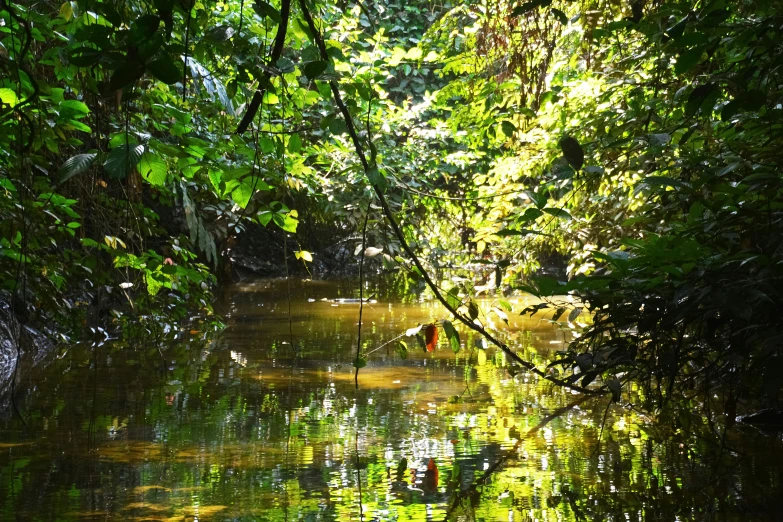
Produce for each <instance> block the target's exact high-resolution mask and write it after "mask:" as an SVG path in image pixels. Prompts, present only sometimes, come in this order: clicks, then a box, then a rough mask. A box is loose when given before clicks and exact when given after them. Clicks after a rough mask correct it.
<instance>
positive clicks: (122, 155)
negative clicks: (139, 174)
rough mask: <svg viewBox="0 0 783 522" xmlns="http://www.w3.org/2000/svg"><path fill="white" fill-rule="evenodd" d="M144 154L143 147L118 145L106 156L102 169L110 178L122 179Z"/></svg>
mask: <svg viewBox="0 0 783 522" xmlns="http://www.w3.org/2000/svg"><path fill="white" fill-rule="evenodd" d="M142 154H144V145H136V144H130V145H125V144H123V145H120V146H118V147H115V148H113V149H112V150H111V152H109V155H108V156H106V161H105V162H103V168H104V169H105V170H106V172H107V173H108V174H109V176H111V177H112V178H120V179H121V178H124V177H125V176H127V175H128V173H129V172H130V170H131V169H132V168H134V167H135V166H136V165H137V164H138V163H139V160H140V159H141V156H142Z"/></svg>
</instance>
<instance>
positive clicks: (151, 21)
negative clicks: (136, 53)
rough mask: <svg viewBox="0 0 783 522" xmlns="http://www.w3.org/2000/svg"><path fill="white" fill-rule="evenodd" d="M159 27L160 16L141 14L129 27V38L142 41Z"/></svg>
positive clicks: (138, 41) (135, 41) (147, 38)
mask: <svg viewBox="0 0 783 522" xmlns="http://www.w3.org/2000/svg"><path fill="white" fill-rule="evenodd" d="M158 27H160V17H159V16H156V15H143V16H140V17H139V18H137V19H136V20H135V21H134V22H133V23H132V24H131V28H130V35H131V40H132V41H133V42H134V43H136V44H139V43H142V42H144V41H146V40H149V39H150V38H152V35H154V34H155V32H157V30H158Z"/></svg>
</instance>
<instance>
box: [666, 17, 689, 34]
mask: <svg viewBox="0 0 783 522" xmlns="http://www.w3.org/2000/svg"><path fill="white" fill-rule="evenodd" d="M686 25H688V17H687V16H686V17H685V18H683V19H682V20H680V21H679V22H677V23H676V24H674V25H673V26H671V27H669V28H668V29H666V34H667V35H668V36H669V38H674V39H675V40H676V39H678V38H679V37H681V36H682V33H684V32H685V26H686Z"/></svg>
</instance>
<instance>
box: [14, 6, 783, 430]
mask: <svg viewBox="0 0 783 522" xmlns="http://www.w3.org/2000/svg"><path fill="white" fill-rule="evenodd" d="M781 13H783V5H781V3H780V2H777V1H769V2H768V1H764V2H762V1H753V0H744V1H737V2H729V1H726V0H699V1H693V2H691V1H668V0H658V1H656V0H650V1H645V0H633V1H632V2H624V1H619V0H582V1H566V0H531V1H528V2H506V1H505V0H499V1H496V2H477V1H476V2H474V1H469V2H457V1H453V2H452V1H434V0H433V1H430V0H418V1H415V2H404V1H398V0H383V1H376V0H367V1H363V2H359V3H354V2H349V1H342V0H340V1H336V2H324V1H321V0H316V1H311V0H295V1H291V0H279V1H277V0H272V1H271V2H267V1H264V0H246V1H245V0H234V1H231V2H223V1H215V2H206V1H203V0H153V1H142V0H127V1H123V2H115V1H97V0H94V1H89V0H77V1H66V2H60V1H58V2H51V1H40V2H27V1H18V2H17V1H14V2H12V1H9V0H0V70H2V75H0V191H2V192H1V193H2V197H0V286H1V287H2V292H3V294H2V296H3V299H4V300H6V301H8V302H9V303H11V306H12V307H13V311H14V313H15V315H16V317H17V318H19V320H20V321H22V322H25V323H29V324H33V325H38V327H42V326H43V325H46V326H47V327H48V328H49V329H50V330H51V332H52V333H53V334H54V333H56V335H59V336H60V337H62V338H63V339H66V340H68V339H77V338H79V337H80V336H83V335H90V331H93V332H94V331H95V330H96V329H98V328H103V329H115V330H121V329H126V330H127V329H134V328H135V329H140V330H141V331H146V332H149V333H152V334H154V335H156V336H165V335H166V334H167V333H168V332H170V331H171V330H172V329H174V328H176V325H177V324H179V323H180V322H181V321H185V320H187V321H191V322H193V324H196V325H198V327H200V328H206V329H209V328H218V327H219V326H220V320H219V317H217V316H216V315H215V314H214V313H213V310H212V300H213V294H214V292H215V291H216V290H217V289H218V288H219V287H220V285H221V284H223V283H225V282H226V281H229V280H230V277H231V266H230V259H231V252H232V250H233V249H234V248H236V246H237V244H239V243H242V242H243V241H249V239H248V238H249V237H251V236H256V237H258V236H259V234H262V236H261V237H262V239H261V241H262V242H263V241H267V242H270V244H272V243H273V244H274V245H275V247H274V248H275V249H276V250H275V251H278V250H280V251H282V253H283V255H282V256H279V257H278V258H277V259H275V260H274V261H275V262H276V263H278V264H279V265H280V266H281V268H282V266H283V265H285V270H286V272H287V271H288V270H295V269H296V266H298V267H300V268H299V269H300V270H305V269H307V270H310V269H315V267H317V266H318V264H319V263H325V264H328V263H329V259H330V258H333V257H335V256H336V255H337V254H336V252H337V251H340V250H341V249H342V250H345V251H347V252H350V254H351V256H350V259H351V260H352V263H355V266H357V267H359V266H360V265H361V266H362V267H363V269H364V270H365V271H366V270H369V267H372V268H373V269H374V270H382V271H387V272H390V273H398V274H401V275H400V277H402V276H404V277H405V280H406V281H407V282H408V283H406V284H409V285H410V286H409V287H408V288H409V291H414V290H418V291H422V290H426V291H427V292H429V293H430V294H431V295H433V296H434V297H435V298H437V299H439V300H441V301H442V302H443V304H444V306H446V307H447V309H448V310H449V312H450V315H449V317H444V318H443V322H442V323H440V324H438V325H437V329H439V330H441V331H442V333H443V335H445V336H446V338H447V339H448V341H449V344H450V346H452V347H453V348H454V350H455V351H458V350H459V349H460V347H461V344H460V337H459V336H460V331H463V332H464V331H465V330H466V329H468V328H469V329H473V330H475V331H476V332H478V333H479V334H481V335H483V337H484V339H485V341H486V342H487V343H488V344H489V345H491V344H494V345H496V347H497V348H498V349H500V350H502V351H504V352H505V354H506V357H507V358H508V360H509V363H510V364H511V366H512V367H513V366H516V367H517V369H518V370H528V371H532V372H534V373H537V374H538V375H539V376H540V377H541V378H544V379H548V380H550V381H552V382H553V383H554V385H556V386H566V387H570V388H573V389H576V390H578V391H581V392H584V393H591V394H597V393H602V394H606V395H607V396H610V397H611V398H612V399H613V400H614V401H622V402H625V403H628V404H631V405H632V406H633V407H637V408H640V409H642V410H644V411H648V412H656V413H658V414H662V415H663V414H665V415H666V416H667V418H669V419H670V421H671V428H672V431H674V432H676V431H678V430H679V429H681V428H682V429H687V428H690V427H693V425H694V424H698V425H704V426H708V427H709V428H710V429H711V430H713V432H714V433H715V435H716V436H720V430H721V429H725V428H727V427H730V426H731V424H732V423H733V422H734V418H735V415H736V413H737V412H741V411H753V410H755V409H759V408H763V407H766V406H770V405H776V404H777V401H778V399H779V397H780V387H781V383H783V377H781V375H782V374H783V353H781V340H782V339H781V336H782V335H783V333H781V332H783V328H781V327H782V326H783V325H782V324H781V315H780V312H779V311H780V310H781V309H783V302H781V295H783V272H782V270H783V265H782V264H781V263H783V252H782V251H781V248H782V247H781V245H783V238H782V237H781V232H783V221H782V218H783V212H782V207H781V203H783V200H781V184H780V181H781V169H780V165H781V159H782V158H783V143H782V141H783V133H782V132H781V126H782V125H783V105H781V104H782V103H783V99H782V98H783V92H782V91H781V88H782V86H783V77H782V75H783V68H782V67H781V66H783V53H782V52H781V50H783V49H781V47H782V46H783V41H782V40H781V38H780V35H781V26H782V24H783V15H781ZM270 248H271V247H270ZM558 263H561V264H562V268H563V269H562V270H561V271H560V272H557V271H556V272H555V273H554V274H553V273H551V271H550V272H547V271H545V270H542V269H545V268H550V267H551V266H554V265H557V264H558ZM295 265H296V266H295ZM281 271H282V270H281ZM546 274H548V275H546ZM517 291H524V292H530V293H533V294H534V295H536V296H539V297H541V298H542V302H541V304H539V305H536V306H533V307H531V308H528V309H525V310H517V309H513V307H512V306H511V305H510V304H509V302H508V301H507V300H506V299H504V297H503V296H504V294H507V293H509V292H517ZM485 294H486V295H490V296H492V297H493V300H492V303H493V305H492V306H491V307H487V306H483V305H482V306H480V305H479V304H477V301H476V299H477V297H478V296H479V295H485ZM563 296H568V297H567V298H564V297H563ZM583 312H587V313H588V315H589V316H590V317H591V320H589V321H588V323H589V324H587V325H585V326H584V327H579V326H575V325H574V324H573V323H574V321H575V319H576V318H577V317H579V315H580V314H581V313H583ZM520 313H522V314H549V315H547V316H546V317H548V318H549V320H552V321H555V322H561V323H563V324H565V325H568V324H571V325H572V326H574V328H575V329H576V330H577V335H578V337H577V339H576V341H575V342H573V343H572V344H571V345H570V346H568V347H567V349H565V350H562V351H561V352H560V353H559V354H558V355H557V358H556V359H555V360H543V359H540V358H538V357H537V356H536V355H535V354H533V353H523V352H518V351H517V350H516V347H515V346H514V345H513V344H511V345H507V344H506V343H505V341H504V340H503V339H504V337H503V322H504V321H506V320H507V317H508V314H520ZM411 326H412V327H415V326H416V325H411ZM91 329H92V330H91ZM436 331H437V330H436ZM424 333H425V332H424V331H422V332H421V334H422V338H423V342H424V344H425V345H426V344H427V342H428V339H425V338H424ZM429 335H430V336H431V335H433V334H432V333H430V334H429ZM430 340H431V338H430ZM355 364H356V365H357V367H358V366H361V365H362V364H363V355H362V354H361V353H359V354H357V357H356V361H355ZM716 392H720V393H719V394H716ZM673 398H676V400H673Z"/></svg>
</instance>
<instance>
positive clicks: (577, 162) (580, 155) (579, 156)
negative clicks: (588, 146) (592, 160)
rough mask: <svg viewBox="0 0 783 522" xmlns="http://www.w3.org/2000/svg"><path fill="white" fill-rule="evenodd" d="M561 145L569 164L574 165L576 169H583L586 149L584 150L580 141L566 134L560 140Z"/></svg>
mask: <svg viewBox="0 0 783 522" xmlns="http://www.w3.org/2000/svg"><path fill="white" fill-rule="evenodd" d="M559 145H560V150H562V151H563V157H564V158H565V159H566V161H567V162H568V164H569V165H571V166H572V167H574V170H579V169H581V168H582V165H584V162H585V151H584V150H582V146H581V145H579V142H578V141H576V140H575V139H574V138H572V137H570V136H566V137H565V138H563V139H561V140H560V142H559Z"/></svg>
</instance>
